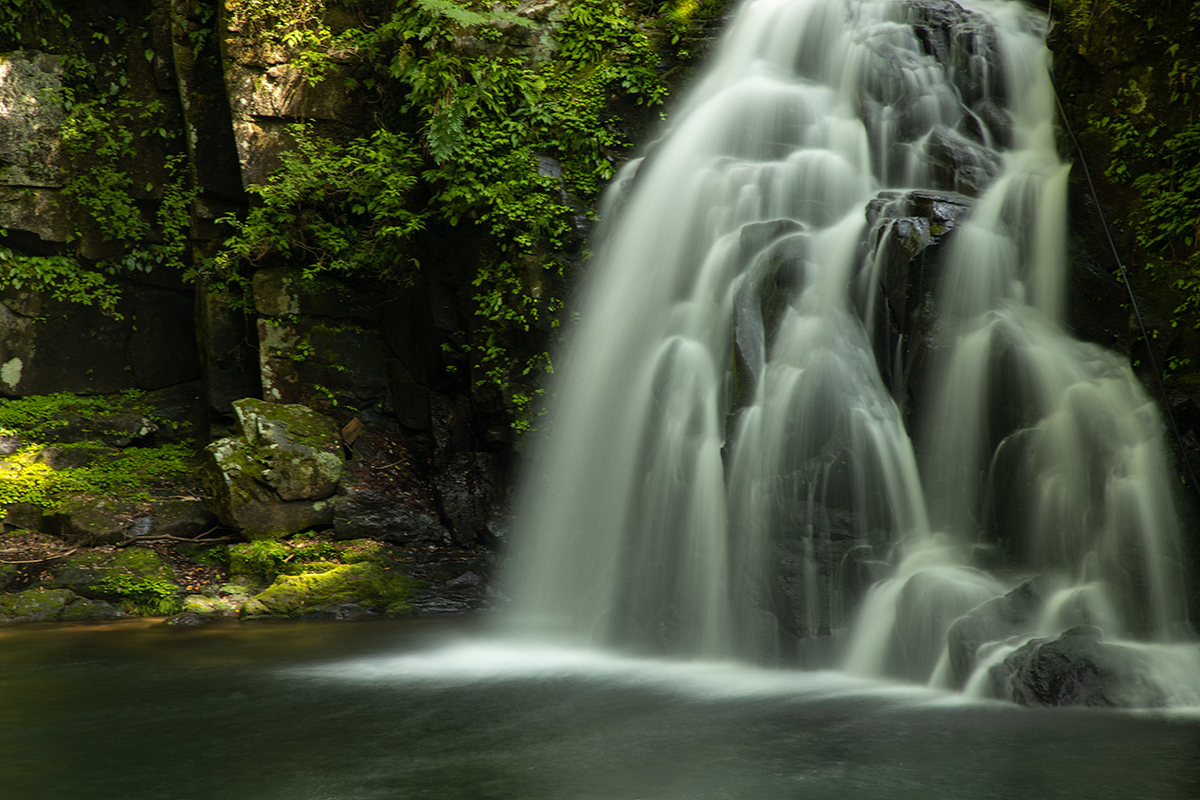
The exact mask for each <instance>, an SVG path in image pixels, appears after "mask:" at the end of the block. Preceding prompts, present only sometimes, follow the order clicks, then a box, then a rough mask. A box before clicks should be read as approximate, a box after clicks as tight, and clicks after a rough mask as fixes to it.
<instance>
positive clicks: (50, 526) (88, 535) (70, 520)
mask: <svg viewBox="0 0 1200 800" xmlns="http://www.w3.org/2000/svg"><path fill="white" fill-rule="evenodd" d="M137 516H138V509H137V507H136V506H135V505H134V504H133V503H129V502H126V501H123V500H114V499H111V498H100V497H73V498H69V499H67V500H64V501H63V502H62V503H60V504H59V505H58V507H57V508H55V509H54V511H52V512H50V513H47V514H46V515H45V517H44V518H43V521H42V529H43V530H45V531H46V532H47V533H52V534H54V535H56V536H59V537H61V538H63V539H65V540H66V541H67V542H68V543H70V544H72V545H76V546H81V547H91V546H95V545H102V544H119V543H120V542H123V541H125V539H126V538H128V537H129V536H130V535H131V533H132V523H133V520H134V519H135V518H136V517H137Z"/></svg>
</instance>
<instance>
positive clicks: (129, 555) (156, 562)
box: [44, 547, 180, 616]
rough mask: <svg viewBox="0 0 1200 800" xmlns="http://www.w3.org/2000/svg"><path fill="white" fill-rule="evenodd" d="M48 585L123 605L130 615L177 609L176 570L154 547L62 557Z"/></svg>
mask: <svg viewBox="0 0 1200 800" xmlns="http://www.w3.org/2000/svg"><path fill="white" fill-rule="evenodd" d="M44 586H45V587H47V588H51V589H66V590H69V591H71V592H73V593H75V594H77V595H80V596H82V597H85V598H89V599H92V600H102V601H108V602H112V603H119V604H121V605H122V606H123V607H124V608H125V610H126V611H128V612H129V613H131V614H136V615H141V616H159V615H164V614H172V613H175V611H177V610H178V607H179V604H180V599H179V594H180V592H179V588H178V586H177V585H176V577H175V572H174V570H173V569H171V567H170V566H169V565H168V564H167V563H166V562H164V561H163V560H162V558H161V557H159V555H158V554H157V553H155V552H153V551H152V550H147V549H145V548H142V547H131V548H129V549H127V550H121V551H119V552H117V553H103V552H97V551H91V552H86V553H77V554H75V555H72V556H69V557H67V558H65V559H63V561H62V563H61V564H60V565H59V566H58V567H57V568H55V569H54V571H53V572H52V573H51V579H50V580H49V581H46V582H45V584H44Z"/></svg>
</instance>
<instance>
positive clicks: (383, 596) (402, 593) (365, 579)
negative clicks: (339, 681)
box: [242, 562, 420, 618]
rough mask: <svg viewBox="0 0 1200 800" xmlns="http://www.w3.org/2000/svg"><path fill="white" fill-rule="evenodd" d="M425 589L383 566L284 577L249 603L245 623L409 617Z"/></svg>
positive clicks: (348, 566)
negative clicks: (417, 594)
mask: <svg viewBox="0 0 1200 800" xmlns="http://www.w3.org/2000/svg"><path fill="white" fill-rule="evenodd" d="M419 586H420V583H419V582H418V581H415V580H413V579H412V578H410V577H408V576H406V575H402V574H400V573H396V572H389V571H388V570H385V569H384V568H383V567H381V566H380V565H378V564H375V563H372V562H360V563H356V564H344V565H341V566H334V567H332V568H331V569H328V570H325V571H322V572H308V573H303V574H300V575H280V576H279V577H278V578H276V579H275V582H274V583H273V584H271V585H270V586H269V587H267V588H266V589H265V590H263V591H262V592H259V593H258V594H257V595H255V596H254V597H253V598H251V599H250V601H249V602H248V603H246V605H245V607H244V609H243V611H242V615H243V616H244V617H250V618H253V617H296V616H304V617H314V616H315V617H326V618H329V617H332V618H346V617H352V616H365V615H368V614H373V613H385V614H409V613H411V612H412V606H411V605H410V604H409V599H410V598H411V597H412V595H413V594H414V592H415V591H416V590H417V589H418V587H419Z"/></svg>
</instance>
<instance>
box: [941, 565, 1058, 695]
mask: <svg viewBox="0 0 1200 800" xmlns="http://www.w3.org/2000/svg"><path fill="white" fill-rule="evenodd" d="M1042 601H1043V598H1042V592H1041V587H1040V581H1039V580H1038V579H1037V578H1035V579H1033V580H1028V581H1025V582H1024V583H1022V584H1021V585H1020V586H1018V587H1017V588H1015V589H1013V590H1012V591H1011V592H1009V593H1008V594H1006V595H1004V596H1003V597H997V598H995V599H993V600H989V601H987V602H986V603H984V604H983V605H980V606H978V607H977V608H974V609H972V610H971V611H970V612H968V613H967V614H966V615H965V616H962V617H960V618H959V619H958V620H956V621H955V622H954V624H953V625H951V626H950V630H949V632H948V633H947V634H946V646H947V650H948V652H949V656H950V678H951V681H952V682H953V685H954V687H955V688H959V689H961V688H962V687H963V686H964V685H965V684H966V682H967V680H968V679H969V678H970V677H971V673H973V672H974V671H975V667H976V666H977V654H978V652H979V648H980V647H981V646H982V645H984V644H987V643H988V642H997V641H1002V640H1004V639H1008V638H1010V637H1012V636H1018V635H1020V634H1021V633H1023V632H1026V631H1027V630H1028V629H1029V627H1030V626H1031V625H1032V624H1033V623H1034V622H1036V615H1037V614H1038V612H1039V611H1040V610H1041V607H1042Z"/></svg>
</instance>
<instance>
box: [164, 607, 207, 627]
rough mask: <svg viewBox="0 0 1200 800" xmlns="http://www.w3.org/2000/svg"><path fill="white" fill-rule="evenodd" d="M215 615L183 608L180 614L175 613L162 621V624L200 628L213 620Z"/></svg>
mask: <svg viewBox="0 0 1200 800" xmlns="http://www.w3.org/2000/svg"><path fill="white" fill-rule="evenodd" d="M216 619H217V617H216V616H214V615H211V614H201V613H198V612H196V611H188V610H185V611H184V612H183V613H181V614H176V615H175V616H173V617H169V618H167V619H166V620H164V621H163V625H165V626H167V627H168V628H180V629H184V628H200V627H203V626H205V625H208V624H210V623H212V622H215V621H216Z"/></svg>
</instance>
